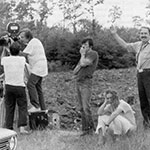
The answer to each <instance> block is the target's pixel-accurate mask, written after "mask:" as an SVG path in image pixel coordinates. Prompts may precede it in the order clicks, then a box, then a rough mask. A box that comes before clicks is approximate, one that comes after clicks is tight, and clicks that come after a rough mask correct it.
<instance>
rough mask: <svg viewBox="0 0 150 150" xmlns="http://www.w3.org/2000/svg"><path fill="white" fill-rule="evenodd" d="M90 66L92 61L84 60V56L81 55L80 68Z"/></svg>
mask: <svg viewBox="0 0 150 150" xmlns="http://www.w3.org/2000/svg"><path fill="white" fill-rule="evenodd" d="M90 64H92V60H90V59H89V58H86V57H85V55H81V59H80V65H81V66H82V67H85V66H88V65H90Z"/></svg>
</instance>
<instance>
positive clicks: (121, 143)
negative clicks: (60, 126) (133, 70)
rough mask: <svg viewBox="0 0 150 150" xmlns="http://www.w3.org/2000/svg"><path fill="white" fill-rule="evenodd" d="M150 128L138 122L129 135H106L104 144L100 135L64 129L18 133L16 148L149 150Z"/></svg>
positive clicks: (47, 149) (22, 149) (20, 149)
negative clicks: (114, 136) (117, 136)
mask: <svg viewBox="0 0 150 150" xmlns="http://www.w3.org/2000/svg"><path fill="white" fill-rule="evenodd" d="M149 141H150V130H144V129H143V127H142V125H141V123H140V122H139V125H138V129H137V131H136V132H135V133H134V134H133V135H131V136H130V137H120V138H119V139H118V140H117V141H115V142H114V141H113V140H112V139H111V137H110V136H109V135H108V136H107V140H106V143H105V145H103V144H101V136H100V135H96V134H94V135H89V136H85V137H80V132H77V131H65V130H50V129H47V130H44V131H34V132H33V133H32V134H31V135H18V146H17V150H149V149H150V142H149Z"/></svg>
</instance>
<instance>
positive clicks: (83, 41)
mask: <svg viewBox="0 0 150 150" xmlns="http://www.w3.org/2000/svg"><path fill="white" fill-rule="evenodd" d="M86 42H88V43H89V47H93V45H94V44H93V39H92V38H91V37H86V38H84V39H83V40H82V44H84V43H86Z"/></svg>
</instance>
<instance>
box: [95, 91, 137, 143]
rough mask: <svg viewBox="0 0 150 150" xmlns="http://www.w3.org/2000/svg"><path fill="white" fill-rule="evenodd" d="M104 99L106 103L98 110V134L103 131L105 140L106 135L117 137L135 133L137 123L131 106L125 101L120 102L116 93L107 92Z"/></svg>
mask: <svg viewBox="0 0 150 150" xmlns="http://www.w3.org/2000/svg"><path fill="white" fill-rule="evenodd" d="M104 97H105V101H104V103H103V104H102V105H101V106H100V108H99V109H98V125H97V128H96V133H97V134H98V133H99V129H101V131H102V138H103V140H105V138H106V137H105V136H106V133H109V134H111V135H113V137H116V136H117V135H125V134H128V133H131V132H132V131H135V130H136V121H135V116H134V111H133V110H132V108H131V106H130V105H129V104H128V103H127V102H125V101H124V100H119V98H118V95H117V92H116V91H113V90H107V91H106V92H105V93H104ZM115 135H116V136H115ZM103 142H104V141H103Z"/></svg>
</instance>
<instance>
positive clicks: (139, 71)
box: [138, 68, 150, 73]
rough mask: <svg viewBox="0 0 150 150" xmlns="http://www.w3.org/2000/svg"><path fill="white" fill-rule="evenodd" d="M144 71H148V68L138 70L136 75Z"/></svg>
mask: <svg viewBox="0 0 150 150" xmlns="http://www.w3.org/2000/svg"><path fill="white" fill-rule="evenodd" d="M146 71H150V68H145V69H139V70H138V73H141V72H146Z"/></svg>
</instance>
